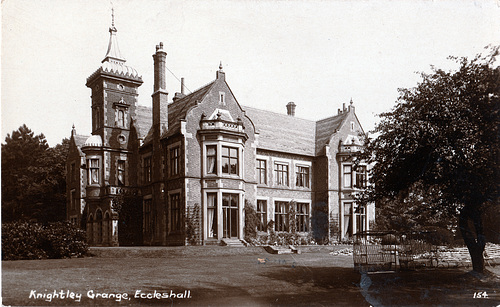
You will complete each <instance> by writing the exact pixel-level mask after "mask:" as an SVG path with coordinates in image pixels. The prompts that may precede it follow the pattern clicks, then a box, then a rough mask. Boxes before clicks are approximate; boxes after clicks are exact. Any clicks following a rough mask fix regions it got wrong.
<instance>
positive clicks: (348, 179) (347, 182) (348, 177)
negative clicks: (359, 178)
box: [342, 164, 353, 188]
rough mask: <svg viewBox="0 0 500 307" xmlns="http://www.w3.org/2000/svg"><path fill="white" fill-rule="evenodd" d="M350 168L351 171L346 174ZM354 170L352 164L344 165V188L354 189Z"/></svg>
mask: <svg viewBox="0 0 500 307" xmlns="http://www.w3.org/2000/svg"><path fill="white" fill-rule="evenodd" d="M347 168H349V171H348V172H346V169H347ZM352 173H353V169H352V164H343V165H342V186H343V187H344V188H352V187H353V182H352V181H353V180H352V179H353V176H352V175H353V174H352Z"/></svg>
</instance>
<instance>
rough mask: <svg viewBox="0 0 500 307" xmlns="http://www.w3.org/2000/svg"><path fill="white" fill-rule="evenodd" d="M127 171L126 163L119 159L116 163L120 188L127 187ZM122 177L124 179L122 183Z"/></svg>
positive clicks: (117, 180) (117, 181)
mask: <svg viewBox="0 0 500 307" xmlns="http://www.w3.org/2000/svg"><path fill="white" fill-rule="evenodd" d="M125 169H126V161H125V160H122V159H119V160H118V161H117V162H116V183H117V184H118V185H119V186H124V185H125V182H126V177H125V174H126V172H125ZM120 177H121V178H122V180H121V181H120Z"/></svg>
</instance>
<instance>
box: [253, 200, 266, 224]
mask: <svg viewBox="0 0 500 307" xmlns="http://www.w3.org/2000/svg"><path fill="white" fill-rule="evenodd" d="M259 205H260V206H259ZM259 207H260V208H259ZM255 212H256V213H257V219H258V220H259V224H257V230H258V231H267V199H257V204H256V206H255Z"/></svg>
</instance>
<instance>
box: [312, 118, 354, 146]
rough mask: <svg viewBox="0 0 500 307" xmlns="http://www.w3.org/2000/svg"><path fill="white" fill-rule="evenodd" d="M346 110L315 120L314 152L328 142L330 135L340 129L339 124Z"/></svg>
mask: <svg viewBox="0 0 500 307" xmlns="http://www.w3.org/2000/svg"><path fill="white" fill-rule="evenodd" d="M347 114H348V113H347V112H343V113H342V114H339V115H335V116H332V117H328V118H325V119H322V120H319V121H317V122H316V154H318V153H319V152H320V151H321V150H322V149H323V147H324V146H325V145H326V144H328V142H329V141H330V137H331V136H332V135H333V134H334V133H335V132H337V130H339V129H340V126H341V125H342V123H343V122H344V119H345V118H346V117H347Z"/></svg>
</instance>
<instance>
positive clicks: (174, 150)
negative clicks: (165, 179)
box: [169, 145, 181, 177]
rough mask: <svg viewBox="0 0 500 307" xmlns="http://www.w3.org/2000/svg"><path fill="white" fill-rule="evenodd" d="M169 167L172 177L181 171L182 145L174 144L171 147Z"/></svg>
mask: <svg viewBox="0 0 500 307" xmlns="http://www.w3.org/2000/svg"><path fill="white" fill-rule="evenodd" d="M169 158H170V159H169V169H170V177H173V176H178V175H180V173H181V147H180V146H179V145H176V146H173V147H171V148H170V149H169Z"/></svg>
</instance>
